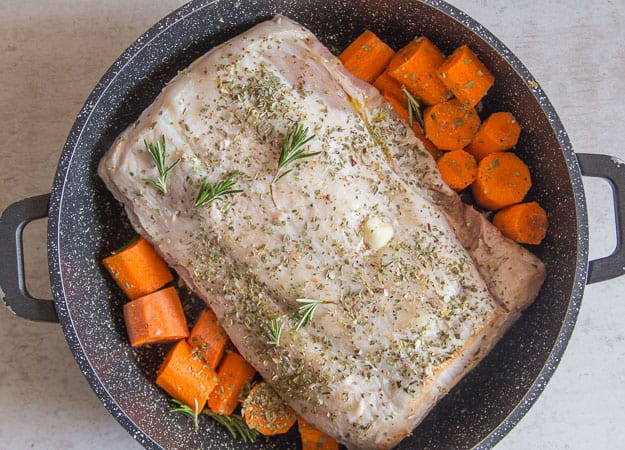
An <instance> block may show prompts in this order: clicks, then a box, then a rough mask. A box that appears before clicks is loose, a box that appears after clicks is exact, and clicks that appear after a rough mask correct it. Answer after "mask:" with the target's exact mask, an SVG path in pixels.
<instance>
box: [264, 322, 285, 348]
mask: <svg viewBox="0 0 625 450" xmlns="http://www.w3.org/2000/svg"><path fill="white" fill-rule="evenodd" d="M283 326H284V322H283V321H282V319H281V318H280V317H275V318H273V319H271V321H270V322H269V336H271V340H270V341H267V344H270V345H280V336H282V327H283Z"/></svg>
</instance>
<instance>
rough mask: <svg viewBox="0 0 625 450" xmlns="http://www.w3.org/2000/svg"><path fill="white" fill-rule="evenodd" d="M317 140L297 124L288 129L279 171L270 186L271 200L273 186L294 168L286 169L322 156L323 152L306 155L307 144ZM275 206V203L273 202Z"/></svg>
mask: <svg viewBox="0 0 625 450" xmlns="http://www.w3.org/2000/svg"><path fill="white" fill-rule="evenodd" d="M314 138H315V135H314V134H311V135H309V134H308V127H306V128H304V126H303V125H302V124H301V123H299V122H297V123H296V124H295V125H294V126H292V127H288V128H287V130H286V134H285V136H284V141H283V142H282V149H281V150H280V157H279V158H278V170H276V173H275V174H274V176H273V179H272V180H271V183H270V184H269V190H270V191H271V199H272V200H273V185H274V184H276V183H277V182H278V181H280V180H281V179H282V178H284V177H285V176H287V175H288V174H289V173H291V172H292V171H293V169H294V167H291V168H290V169H286V170H285V168H286V167H288V166H289V165H291V164H293V163H294V162H296V161H298V160H300V159H305V158H311V157H313V156H317V155H319V154H321V152H308V153H306V148H305V146H306V144H308V143H309V142H310V141H312V140H313V139H314ZM273 203H274V205H275V203H276V202H275V201H274V202H273Z"/></svg>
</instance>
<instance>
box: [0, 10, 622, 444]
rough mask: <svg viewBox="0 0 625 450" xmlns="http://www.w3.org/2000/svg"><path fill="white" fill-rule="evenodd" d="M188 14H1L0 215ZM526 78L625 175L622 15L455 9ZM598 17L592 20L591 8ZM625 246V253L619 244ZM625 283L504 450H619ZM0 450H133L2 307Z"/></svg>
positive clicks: (36, 276)
mask: <svg viewBox="0 0 625 450" xmlns="http://www.w3.org/2000/svg"><path fill="white" fill-rule="evenodd" d="M183 3H184V2H183V1H181V0H177V1H176V0H160V1H154V0H132V1H125V0H114V1H111V0H109V1H106V2H101V1H96V0H82V1H77V0H75V1H71V0H48V1H42V0H0V11H2V14H1V15H0V51H1V55H2V58H1V60H0V80H1V83H0V124H1V125H0V210H3V209H4V208H6V207H7V206H8V205H9V204H10V203H12V202H14V201H17V200H19V199H22V198H25V197H29V196H33V195H36V194H41V193H45V192H49V190H50V186H51V184H52V179H53V176H54V172H55V168H56V163H57V160H58V157H59V154H60V151H61V149H62V147H63V144H64V142H65V139H66V137H67V134H68V132H69V130H70V128H71V126H72V123H73V121H74V118H75V116H76V114H77V113H78V111H79V110H80V108H81V106H82V104H83V102H84V100H85V99H86V98H87V95H88V94H89V92H90V91H91V89H92V88H93V86H94V85H95V83H96V82H97V81H98V80H99V78H100V77H101V76H102V74H103V73H104V72H105V71H106V69H107V68H108V67H109V65H110V64H111V63H112V62H113V61H114V60H115V59H116V58H117V56H119V54H120V53H121V52H122V51H123V50H124V49H125V48H126V47H127V46H128V45H129V44H130V43H131V42H132V41H133V40H134V39H135V38H136V37H138V36H139V35H140V34H141V33H142V32H143V31H145V30H146V29H147V28H148V27H149V26H151V25H152V24H153V23H155V22H156V21H157V20H158V19H160V18H161V17H163V16H164V15H166V14H167V13H168V12H170V11H171V10H173V9H175V8H176V7H178V6H180V5H181V4H183ZM450 3H452V4H454V5H455V6H457V7H458V8H460V9H462V10H463V11H465V12H466V13H467V14H469V15H470V16H472V17H473V18H474V19H476V20H477V21H478V22H480V23H482V24H483V25H484V26H485V27H486V28H488V29H489V30H490V31H491V32H492V33H494V34H495V35H496V36H497V37H498V38H499V39H501V40H502V41H503V42H504V44H506V45H507V46H508V47H509V48H510V49H511V50H512V51H513V52H514V53H515V54H516V56H517V57H518V58H519V59H520V60H521V61H522V62H523V63H524V64H525V65H526V66H527V67H528V69H529V70H530V72H532V74H533V75H534V77H535V79H536V80H537V81H538V82H539V83H540V84H541V86H542V88H543V89H544V90H545V92H546V93H547V95H548V97H549V98H550V100H551V102H552V103H553V105H554V107H555V109H556V110H557V111H558V114H559V115H560V118H561V119H562V122H563V123H564V126H565V128H566V129H567V131H568V133H569V136H570V138H571V141H572V143H573V147H574V149H575V150H576V151H578V152H588V153H607V154H610V155H613V156H617V157H619V158H621V159H622V160H623V161H625V144H624V143H625V101H624V100H623V95H624V93H625V45H623V42H625V1H623V0H602V1H596V2H586V1H582V0H554V1H547V0H541V1H537V0H535V1H530V0H453V1H451V2H450ZM591 5H592V6H591ZM584 183H585V186H586V189H587V191H586V193H587V198H588V203H589V216H590V232H591V234H590V255H591V258H597V257H600V256H604V255H606V254H608V253H610V252H611V251H612V249H613V248H614V246H615V243H616V239H615V237H614V226H613V213H612V211H613V209H612V199H611V196H610V194H609V192H610V191H609V187H608V184H607V183H605V182H604V181H601V180H595V179H592V180H589V179H585V180H584ZM44 227H45V225H44V222H38V223H36V224H33V225H31V226H29V227H28V228H27V233H26V238H27V239H26V240H27V243H26V249H27V255H28V258H27V270H28V273H29V287H30V289H31V290H32V291H33V292H34V293H35V294H38V295H39V296H41V297H50V296H51V294H50V293H49V280H48V276H47V267H46V265H45V260H46V255H45V233H44V229H45V228H44ZM624 244H625V243H624ZM624 292H625V277H621V278H619V279H615V280H611V281H606V282H603V283H600V284H595V285H591V286H588V287H587V288H586V291H585V295H584V299H583V302H582V307H581V310H580V313H579V319H578V323H577V326H576V328H575V331H574V333H573V336H572V339H571V341H570V343H569V346H568V349H567V351H566V353H565V354H564V357H563V358H562V362H561V364H560V366H559V368H558V369H557V371H556V373H555V375H554V376H553V378H552V379H551V381H550V383H549V384H548V385H547V387H546V389H545V391H544V393H543V394H542V395H541V396H540V397H539V399H538V401H537V402H536V404H535V405H534V406H533V407H532V408H531V410H530V411H529V413H528V414H527V415H526V416H525V417H524V418H523V419H522V420H521V422H520V423H519V424H518V425H517V426H516V427H515V428H514V429H513V431H512V432H511V433H510V434H509V435H508V436H506V437H505V438H504V439H503V440H502V441H501V443H500V444H499V445H498V446H497V448H498V449H506V450H511V449H526V448H545V449H589V448H593V449H596V448H617V447H621V448H622V446H623V445H625V444H623V443H625V426H624V425H623V424H624V423H625V407H624V406H623V405H625V387H624V384H625V295H623V293H624ZM0 447H1V448H11V449H26V448H28V449H31V448H35V449H85V448H89V449H112V448H115V449H137V448H139V445H138V444H137V443H136V442H135V441H134V440H133V439H132V437H131V436H130V435H129V434H127V433H126V431H125V430H124V429H123V428H122V427H121V426H120V425H118V423H117V422H116V421H115V419H114V418H113V417H112V416H111V415H110V414H109V413H108V412H107V410H106V409H105V408H104V407H103V406H102V405H101V404H100V402H99V400H98V399H97V397H96V396H95V394H94V393H93V392H92V391H91V389H90V387H89V386H88V384H87V382H86V380H85V379H84V377H83V375H82V374H81V372H80V370H79V369H78V366H77V365H76V363H75V362H74V359H73V357H72V355H71V353H70V351H69V347H68V346H67V344H66V341H65V338H64V336H63V333H62V331H61V327H60V326H59V325H58V324H42V323H33V322H29V321H26V320H23V319H20V318H18V317H14V316H13V315H12V314H11V313H10V312H9V311H8V310H7V309H6V308H3V307H0Z"/></svg>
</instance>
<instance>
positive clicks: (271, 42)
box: [99, 16, 544, 449]
mask: <svg viewBox="0 0 625 450" xmlns="http://www.w3.org/2000/svg"><path fill="white" fill-rule="evenodd" d="M296 124H299V125H301V126H302V127H303V128H307V129H308V133H307V135H309V136H312V135H314V137H313V138H312V139H311V140H310V142H308V143H307V145H306V146H305V149H304V152H305V153H308V154H313V155H311V156H308V157H306V158H302V159H299V160H296V161H295V162H293V163H291V164H290V165H289V166H288V167H284V168H282V169H281V170H278V161H279V157H280V153H281V150H282V146H283V143H284V141H285V136H286V134H287V131H288V130H291V131H292V130H293V129H294V128H295V126H296ZM163 137H164V141H165V144H166V161H165V162H166V165H172V164H173V163H174V162H175V161H177V160H179V163H178V164H177V165H176V166H175V167H174V168H173V169H172V170H171V172H170V173H169V178H168V181H167V192H166V193H162V192H161V191H160V190H158V189H157V188H156V187H155V186H154V185H153V184H152V183H150V182H146V180H155V179H158V178H159V174H158V172H157V168H156V166H155V163H154V160H153V158H152V156H151V155H150V154H149V153H148V151H147V150H146V144H156V143H157V142H158V141H159V140H161V139H163ZM317 152H319V153H318V154H316V153H317ZM289 169H292V171H291V172H288V173H286V174H285V175H284V176H282V177H279V175H282V174H284V173H285V172H286V171H287V170H289ZM99 174H100V176H101V177H102V179H103V180H104V181H105V183H106V185H107V186H108V188H109V189H110V190H111V192H112V193H113V194H114V195H115V197H116V198H117V199H118V200H119V201H121V202H122V203H123V204H124V206H125V208H126V211H127V213H128V216H129V217H130V220H131V221H132V224H133V226H134V227H135V228H136V230H137V231H138V232H139V233H141V234H142V235H143V236H145V237H146V238H147V239H149V240H150V241H151V242H152V243H153V244H154V245H155V247H156V248H157V249H158V251H159V252H160V253H161V254H162V255H163V257H164V258H165V259H166V260H167V262H168V263H169V264H170V265H171V266H172V267H174V268H175V269H176V271H177V272H178V274H179V275H180V276H181V278H182V279H183V280H184V281H185V282H186V283H187V284H188V285H189V286H190V287H191V288H192V289H193V290H194V292H195V293H196V294H197V295H199V296H201V297H202V298H203V299H204V300H205V301H206V302H207V304H208V305H210V307H211V308H212V309H213V310H214V311H215V313H216V314H217V315H218V317H219V318H220V319H221V321H222V323H223V325H224V327H225V329H226V331H227V332H228V334H229V336H230V338H231V339H232V342H233V343H234V344H235V345H236V347H237V348H238V350H239V351H240V352H241V353H242V355H243V356H244V357H245V358H246V359H247V360H248V361H250V362H251V363H252V364H253V365H254V366H255V367H256V369H257V370H258V371H259V372H260V374H261V375H262V376H263V378H264V379H265V380H267V381H268V382H270V383H271V384H272V385H273V386H274V388H275V389H276V390H277V391H278V393H279V394H280V395H281V397H282V398H283V399H284V400H285V401H286V402H288V403H289V404H290V405H291V406H292V407H293V408H294V409H295V410H296V411H297V412H298V414H300V415H301V416H303V417H304V418H305V419H306V420H307V421H308V422H310V423H312V424H314V425H315V426H316V427H318V428H319V429H321V430H323V431H324V432H326V433H328V434H330V435H332V436H334V437H335V438H336V439H338V440H339V441H340V442H342V443H344V444H346V445H347V446H348V447H350V448H363V449H364V448H391V447H392V446H394V445H396V444H397V443H399V442H400V441H401V440H402V439H403V438H404V437H405V436H407V435H408V434H409V433H410V432H411V431H412V430H413V428H414V427H415V426H416V425H418V423H419V422H420V421H421V420H422V419H423V418H424V417H425V415H426V414H427V412H428V411H429V410H430V409H431V408H432V407H433V406H434V404H435V403H436V401H437V400H438V399H439V398H440V397H441V396H442V395H444V394H445V393H446V392H447V391H448V390H449V389H450V388H451V387H452V386H453V385H454V384H455V383H456V382H457V381H458V380H459V379H460V378H461V377H462V376H463V375H464V374H466V373H467V372H468V371H469V370H470V369H471V368H472V367H473V366H474V365H475V364H477V362H479V360H480V359H481V358H482V357H483V356H484V355H485V354H486V353H487V352H488V351H489V350H490V349H491V348H492V346H493V345H494V344H495V343H496V341H497V339H498V338H499V337H500V335H501V333H502V332H503V331H504V330H505V329H506V328H507V327H508V326H509V325H510V323H511V322H512V321H513V320H514V319H515V318H516V317H517V316H518V314H519V310H520V309H522V308H523V307H525V306H527V304H529V303H530V302H531V301H532V300H533V298H534V297H535V295H536V294H537V292H538V289H539V288H540V285H541V283H542V281H543V279H544V267H543V265H542V263H540V261H539V260H538V259H537V258H535V257H534V256H532V255H531V254H530V253H529V252H527V251H526V250H524V249H523V248H521V247H519V246H517V245H516V244H514V243H512V242H511V241H509V240H507V239H505V238H503V237H502V236H501V235H500V234H498V232H497V231H496V230H495V229H494V228H493V227H492V225H490V223H488V221H486V220H484V219H483V218H482V217H481V216H480V215H479V214H478V213H477V212H475V211H474V210H473V209H472V208H470V207H467V206H465V205H464V204H462V202H461V201H460V200H459V199H458V197H457V196H456V194H455V193H454V192H453V191H451V190H449V188H447V187H446V186H445V185H444V184H443V183H442V181H441V180H440V176H439V174H438V171H437V169H436V164H435V162H434V161H433V160H432V159H431V157H430V156H429V154H428V153H427V152H426V151H425V150H424V148H423V146H422V145H421V143H420V141H419V140H418V139H417V138H416V137H415V136H414V134H413V133H412V131H411V130H410V129H409V128H408V127H406V126H405V124H404V123H403V122H402V121H401V120H400V119H399V118H398V116H397V115H396V114H395V113H394V112H393V111H392V108H391V106H390V105H388V104H387V103H386V101H385V100H384V99H383V98H382V97H381V96H380V95H379V93H378V92H377V91H376V90H375V89H374V88H373V87H371V86H369V85H367V84H365V83H363V82H361V81H359V80H357V79H355V78H354V77H353V76H351V75H350V74H349V73H348V72H347V71H346V70H345V69H344V68H343V67H342V66H341V64H340V62H339V61H338V60H337V59H336V58H335V57H334V56H333V55H332V54H330V52H329V51H328V50H327V49H326V48H325V47H324V46H323V45H322V44H321V43H320V42H319V41H318V40H317V39H316V38H315V36H313V35H312V34H311V33H310V32H309V31H308V30H306V29H305V28H303V27H301V26H300V25H298V24H297V23H294V22H292V21H291V20H289V19H287V18H285V17H282V16H277V17H275V18H274V19H273V20H270V21H267V22H264V23H261V24H259V25H257V26H255V27H254V28H252V29H251V30H249V31H247V32H245V33H243V34H242V35H240V36H238V37H236V38H234V39H233V40H231V41H228V42H226V43H225V44H223V45H221V46H219V47H216V48H215V49H213V50H211V51H210V52H209V53H207V54H206V55H204V56H203V57H201V58H199V59H198V60H197V61H195V62H194V63H193V64H191V66H190V67H189V68H187V69H185V70H183V71H181V72H180V73H179V74H178V75H177V76H176V78H174V79H173V80H172V81H171V82H170V83H169V84H168V85H167V87H166V88H165V89H164V90H163V92H162V93H161V94H160V95H159V97H158V98H157V99H156V100H155V101H154V103H153V104H152V105H151V106H150V107H149V108H148V109H146V110H145V111H144V113H143V114H142V115H141V117H140V118H139V119H138V120H137V121H136V123H135V124H133V125H132V126H130V127H129V128H128V129H127V130H126V131H124V133H122V134H121V135H120V136H119V138H118V139H117V140H116V142H115V143H114V145H113V146H112V148H111V149H110V150H109V151H108V152H107V153H106V155H105V156H104V157H103V159H102V161H101V163H100V166H99ZM230 175H232V176H233V180H235V185H234V186H233V189H235V190H241V192H236V193H232V194H228V195H226V196H223V197H219V198H218V199H217V200H215V201H213V202H211V203H209V204H205V205H203V206H199V207H196V206H195V201H196V198H197V195H198V192H199V190H200V188H201V185H202V183H203V182H204V181H205V180H207V181H208V182H211V183H218V182H220V181H222V180H224V179H226V178H227V177H228V176H230ZM277 175H278V176H277ZM508 266H510V267H513V268H514V270H515V273H516V274H517V276H515V277H510V276H509V273H508V272H509V270H508ZM298 300H299V301H298ZM311 301H313V302H315V303H318V305H317V307H316V309H315V310H314V313H313V315H312V319H311V320H310V322H309V323H307V324H305V325H303V326H301V327H299V329H298V326H297V325H298V322H299V320H300V319H301V312H298V311H300V310H299V308H301V307H302V306H303V305H306V303H305V302H309V303H310V302H311ZM272 323H273V324H274V325H276V324H278V325H279V326H280V330H281V335H280V339H279V342H276V339H275V336H272V335H271V333H270V325H271V324H272Z"/></svg>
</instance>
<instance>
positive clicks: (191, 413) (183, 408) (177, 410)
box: [169, 398, 200, 430]
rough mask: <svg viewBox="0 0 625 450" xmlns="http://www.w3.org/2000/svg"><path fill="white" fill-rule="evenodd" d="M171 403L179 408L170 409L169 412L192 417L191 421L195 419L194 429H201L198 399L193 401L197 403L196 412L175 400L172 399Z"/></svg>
mask: <svg viewBox="0 0 625 450" xmlns="http://www.w3.org/2000/svg"><path fill="white" fill-rule="evenodd" d="M171 401H172V402H174V403H175V404H176V405H178V406H177V407H176V408H172V409H170V410H169V412H172V413H178V414H182V415H183V416H187V417H190V418H191V419H193V427H194V428H195V429H196V430H197V429H199V428H200V424H199V422H198V415H199V411H198V403H197V398H194V399H193V401H194V403H195V410H192V409H191V408H189V406H188V405H187V404H186V403H182V402H181V401H179V400H176V399H175V398H172V399H171Z"/></svg>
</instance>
